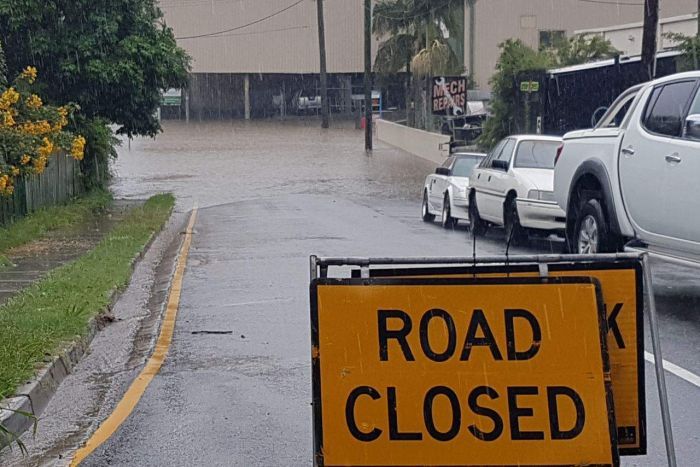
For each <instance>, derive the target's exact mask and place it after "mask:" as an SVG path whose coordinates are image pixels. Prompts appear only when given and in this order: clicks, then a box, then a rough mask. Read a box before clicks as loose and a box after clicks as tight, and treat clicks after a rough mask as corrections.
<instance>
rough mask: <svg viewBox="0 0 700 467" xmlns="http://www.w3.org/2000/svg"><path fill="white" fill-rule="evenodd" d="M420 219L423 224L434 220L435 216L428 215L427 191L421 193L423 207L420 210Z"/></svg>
mask: <svg viewBox="0 0 700 467" xmlns="http://www.w3.org/2000/svg"><path fill="white" fill-rule="evenodd" d="M421 217H422V218H423V222H433V220H435V215H434V214H430V210H429V209H428V192H427V191H423V206H422V208H421Z"/></svg>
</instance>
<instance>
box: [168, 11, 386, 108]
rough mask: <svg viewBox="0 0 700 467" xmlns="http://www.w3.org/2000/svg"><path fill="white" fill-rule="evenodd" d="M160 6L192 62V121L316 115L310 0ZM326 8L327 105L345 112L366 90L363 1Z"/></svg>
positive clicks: (316, 47)
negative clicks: (287, 113)
mask: <svg viewBox="0 0 700 467" xmlns="http://www.w3.org/2000/svg"><path fill="white" fill-rule="evenodd" d="M160 7H161V9H162V10H163V13H164V15H165V20H166V22H167V24H168V25H169V26H170V27H172V28H173V30H174V31H175V35H176V37H177V41H178V44H179V45H180V46H181V47H183V48H184V49H185V50H187V52H188V53H189V54H190V56H191V57H192V59H193V60H192V75H191V82H190V91H189V97H190V102H189V106H190V112H191V113H192V115H193V116H194V117H195V118H197V117H204V118H206V117H251V116H252V117H253V118H255V117H266V116H271V115H276V114H280V113H281V112H282V113H283V112H285V111H287V109H294V110H296V111H299V112H307V111H314V110H316V107H317V103H316V102H315V99H314V98H315V96H317V95H318V87H319V83H318V76H319V41H318V28H317V22H316V21H317V14H316V2H315V0H160ZM324 10H325V14H324V18H325V26H326V31H327V32H326V57H327V70H328V73H329V88H330V100H331V105H332V106H334V107H336V109H335V110H337V109H338V108H340V107H342V108H344V109H347V108H350V107H351V106H352V94H357V93H362V92H363V91H362V86H363V84H362V73H363V72H364V52H363V40H362V39H363V27H364V10H363V0H333V1H326V2H324ZM374 47H375V50H376V44H375V45H374ZM282 102H285V103H286V104H287V105H286V107H285V106H282V105H281V104H282ZM300 107H301V108H300ZM246 109H248V110H246Z"/></svg>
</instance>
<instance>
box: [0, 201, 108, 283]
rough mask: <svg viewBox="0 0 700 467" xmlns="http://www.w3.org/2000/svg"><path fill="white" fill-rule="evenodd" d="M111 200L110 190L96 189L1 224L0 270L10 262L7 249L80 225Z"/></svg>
mask: <svg viewBox="0 0 700 467" xmlns="http://www.w3.org/2000/svg"><path fill="white" fill-rule="evenodd" d="M111 202H112V195H111V194H110V193H109V192H108V191H103V190H95V191H93V192H91V193H90V194H88V195H86V196H83V197H81V198H78V199H76V200H75V201H73V202H71V203H70V204H66V205H64V206H52V207H50V208H44V209H39V210H38V211H36V212H33V213H31V214H30V215H28V216H27V217H25V218H22V219H20V220H18V221H17V222H15V223H13V224H10V225H9V226H7V227H4V228H2V227H0V269H2V267H3V266H7V265H9V261H8V259H7V257H5V256H4V253H7V250H9V249H11V248H14V247H17V246H20V245H24V244H25V243H29V242H31V241H32V240H36V239H38V238H41V237H42V236H43V235H45V234H47V233H48V232H52V231H55V230H61V229H70V228H71V227H75V226H77V225H80V224H81V223H82V222H84V221H85V220H86V219H87V218H88V217H89V216H90V215H92V213H94V212H95V211H99V210H102V209H105V208H106V207H107V206H109V205H110V203H111Z"/></svg>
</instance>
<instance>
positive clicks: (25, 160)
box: [19, 154, 32, 165]
mask: <svg viewBox="0 0 700 467" xmlns="http://www.w3.org/2000/svg"><path fill="white" fill-rule="evenodd" d="M31 161H32V158H31V157H29V154H25V155H24V156H22V159H20V161H19V162H20V163H21V164H22V165H27V164H29V163H30V162H31Z"/></svg>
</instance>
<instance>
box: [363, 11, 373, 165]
mask: <svg viewBox="0 0 700 467" xmlns="http://www.w3.org/2000/svg"><path fill="white" fill-rule="evenodd" d="M371 150H372V1H371V0H365V151H371Z"/></svg>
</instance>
